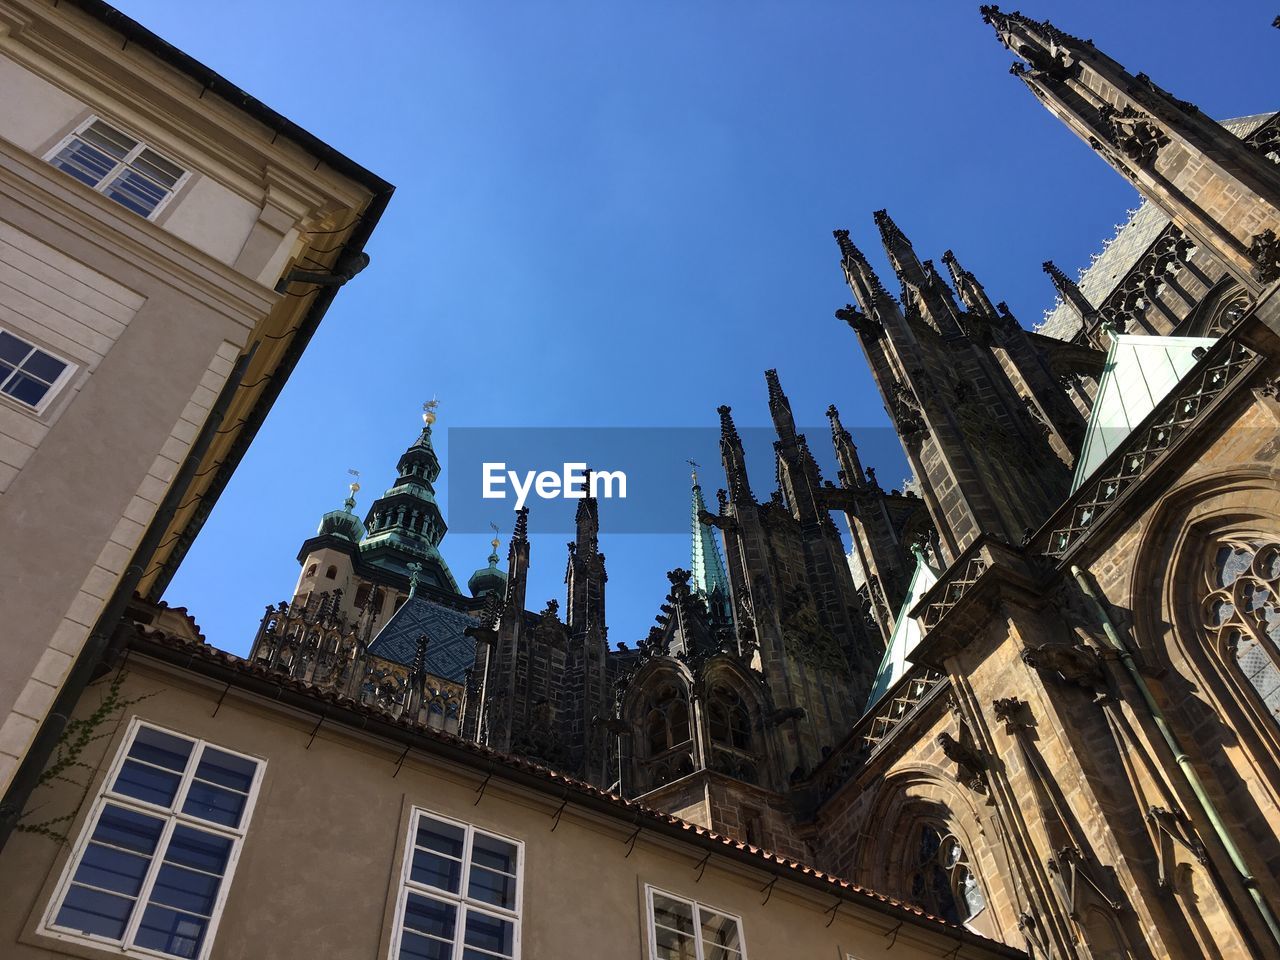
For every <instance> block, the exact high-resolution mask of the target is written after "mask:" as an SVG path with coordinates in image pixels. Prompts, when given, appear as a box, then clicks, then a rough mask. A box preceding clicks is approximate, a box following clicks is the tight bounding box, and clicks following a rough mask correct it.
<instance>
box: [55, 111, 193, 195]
mask: <svg viewBox="0 0 1280 960" xmlns="http://www.w3.org/2000/svg"><path fill="white" fill-rule="evenodd" d="M47 159H48V161H49V162H50V163H52V164H53V165H54V166H55V167H57V168H58V169H59V170H63V171H65V172H66V173H69V174H71V176H73V177H75V178H76V179H77V180H79V181H81V182H82V183H86V184H88V185H89V186H91V187H93V189H95V190H97V191H98V192H99V193H103V194H106V195H107V196H108V197H110V198H111V199H112V200H114V201H116V203H119V204H121V205H122V206H125V207H128V208H129V209H130V210H132V211H133V212H134V213H136V214H138V215H140V216H143V217H148V218H150V217H152V216H154V215H155V214H156V213H158V212H159V211H160V208H161V207H163V206H164V204H165V203H166V202H167V201H168V199H169V198H170V197H171V196H172V195H173V193H174V191H176V190H177V188H178V184H179V183H180V182H181V181H182V180H183V178H184V177H186V175H187V172H186V171H185V170H183V169H182V167H180V166H178V165H177V164H176V163H174V162H173V161H172V160H168V159H166V158H164V157H162V156H161V155H160V154H158V153H156V151H154V150H152V149H151V148H150V147H148V146H147V145H146V144H144V143H141V142H139V141H138V140H136V139H135V138H133V137H131V136H129V135H128V134H127V133H124V132H123V131H121V130H117V129H116V128H115V127H113V126H111V125H109V124H107V123H104V122H103V121H101V120H98V119H96V118H95V119H92V120H90V121H88V122H87V123H85V124H82V125H81V126H80V127H79V129H77V130H76V132H75V133H73V134H72V135H71V136H70V137H68V138H67V139H66V140H64V141H63V142H62V143H60V144H59V145H58V146H57V147H55V148H54V150H53V152H52V153H51V154H50V155H49V156H48V158H47Z"/></svg>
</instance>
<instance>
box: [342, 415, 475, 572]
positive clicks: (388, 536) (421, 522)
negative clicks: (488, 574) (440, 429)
mask: <svg viewBox="0 0 1280 960" xmlns="http://www.w3.org/2000/svg"><path fill="white" fill-rule="evenodd" d="M434 421H435V414H434V413H433V412H430V411H429V412H428V414H427V415H426V416H424V417H423V427H422V432H421V433H420V434H419V435H418V438H417V439H416V440H415V441H414V442H413V444H412V445H410V446H409V448H408V449H407V450H405V452H404V453H403V454H401V455H400V460H399V462H398V463H397V464H396V481H395V483H394V484H393V485H392V486H391V487H390V488H389V489H388V490H387V491H386V492H385V493H383V494H382V496H380V497H379V498H378V499H377V500H375V501H374V503H373V505H372V506H371V507H370V508H369V513H368V516H366V517H365V522H364V526H365V533H364V537H363V539H362V540H361V541H360V552H361V554H362V555H363V556H364V557H365V560H366V561H367V562H369V563H372V564H374V565H377V566H381V567H384V568H386V569H389V570H395V571H396V572H398V573H401V574H403V575H405V576H408V572H407V571H408V570H409V567H408V564H410V563H413V562H420V563H423V565H424V570H423V572H422V574H421V579H422V581H423V582H424V583H429V584H431V585H432V586H435V587H439V588H440V589H444V590H448V591H450V592H451V593H460V592H461V591H459V590H458V584H457V581H456V580H454V577H453V574H452V573H451V572H450V570H449V567H448V565H447V564H446V563H445V562H444V557H442V556H441V555H440V551H439V550H438V549H437V547H438V546H439V544H440V541H441V540H442V539H443V538H444V535H445V531H446V530H447V529H448V526H447V524H446V523H445V521H444V516H443V514H442V513H441V512H440V507H439V505H438V504H437V503H436V498H435V488H434V486H433V484H434V483H435V481H436V479H437V478H438V477H439V476H440V460H439V458H438V457H437V456H436V452H435V448H434V447H433V446H432V443H431V425H432V423H433V422H434Z"/></svg>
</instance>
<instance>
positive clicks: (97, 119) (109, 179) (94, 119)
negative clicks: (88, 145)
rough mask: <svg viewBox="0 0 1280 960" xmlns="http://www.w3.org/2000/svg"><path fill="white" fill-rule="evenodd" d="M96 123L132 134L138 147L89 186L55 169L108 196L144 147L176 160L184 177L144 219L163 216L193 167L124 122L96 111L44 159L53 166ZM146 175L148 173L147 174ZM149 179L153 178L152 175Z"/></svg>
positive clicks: (77, 181)
mask: <svg viewBox="0 0 1280 960" xmlns="http://www.w3.org/2000/svg"><path fill="white" fill-rule="evenodd" d="M95 123H101V124H103V125H104V126H107V127H110V128H111V129H112V130H115V131H116V132H117V133H121V134H123V135H124V136H126V137H128V138H129V139H130V140H133V141H135V145H134V148H133V149H132V150H130V151H129V152H128V153H127V154H125V155H124V157H123V158H121V159H119V160H116V164H115V166H114V167H112V168H111V169H110V170H109V171H108V172H107V173H106V174H105V175H104V176H103V177H102V179H101V180H99V181H98V182H97V184H95V185H94V186H89V184H87V183H85V182H84V181H83V180H80V179H78V178H77V177H73V176H71V174H69V173H67V172H66V171H65V170H61V169H59V168H58V167H54V169H55V170H58V172H59V173H64V174H66V175H67V176H68V177H71V179H72V180H75V182H76V183H79V184H81V185H83V186H84V187H87V188H88V189H90V190H92V191H93V192H94V193H100V194H102V195H103V196H106V189H105V188H106V187H107V186H108V185H110V184H111V183H113V182H114V181H115V178H116V176H117V175H118V174H119V173H120V170H121V168H123V167H126V166H129V165H130V164H131V162H132V161H133V160H135V159H137V157H138V155H139V154H141V153H142V151H143V150H150V151H151V152H152V153H154V154H157V155H158V156H160V157H161V158H162V159H164V160H167V161H168V162H169V163H172V164H173V165H174V166H175V167H177V168H178V169H180V170H181V171H182V176H180V177H179V178H178V179H177V181H176V182H175V183H174V185H173V186H172V187H169V188H167V189H168V193H166V194H165V196H164V198H163V199H161V201H160V202H159V203H157V204H156V205H155V208H154V209H153V210H152V211H151V212H150V213H148V214H147V215H146V216H145V217H143V218H142V219H144V220H151V221H154V220H155V219H156V218H157V217H158V216H160V213H161V211H163V210H164V208H165V207H167V206H168V205H169V202H170V201H171V200H173V198H174V197H176V196H177V195H178V192H179V191H180V190H181V189H182V188H183V186H185V185H186V182H187V181H188V180H190V179H191V170H190V168H189V167H188V166H187V165H186V164H185V163H179V162H178V161H177V160H174V159H173V157H172V156H171V155H170V154H169V153H168V152H167V151H165V150H160V149H157V148H156V147H154V146H152V145H151V143H150V142H148V141H146V140H144V139H142V138H141V137H139V136H137V135H136V134H134V133H133V132H132V131H130V130H128V129H127V128H125V127H122V126H121V125H120V124H118V123H115V122H114V121H112V120H108V119H107V118H106V117H101V116H98V115H97V114H93V115H92V116H90V117H88V118H87V119H85V120H84V121H83V122H81V123H78V124H76V126H75V129H73V130H72V131H71V132H69V133H68V134H67V135H66V136H65V137H63V138H62V139H61V140H59V141H58V142H57V143H55V144H54V145H53V149H51V150H49V151H48V152H47V153H46V154H45V155H44V158H43V159H44V161H45V162H46V163H48V164H49V165H50V166H53V161H54V158H55V157H57V156H58V154H59V153H61V152H62V148H63V147H65V146H66V145H67V144H69V143H70V142H71V141H72V140H74V139H75V138H76V137H78V136H80V134H82V133H84V131H85V130H88V129H89V128H90V127H91V126H93V125H94V124H95ZM143 176H146V175H145V174H143ZM148 179H150V178H149V177H148ZM157 186H162V184H157ZM107 199H111V198H110V197H108V198H107ZM112 203H116V204H117V205H118V206H120V207H123V208H124V209H125V210H128V211H129V212H130V213H131V214H133V215H134V216H142V215H141V214H140V213H138V212H137V211H136V210H130V209H129V208H128V207H126V206H124V204H122V203H119V201H116V200H112Z"/></svg>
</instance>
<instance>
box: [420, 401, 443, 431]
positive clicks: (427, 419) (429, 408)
mask: <svg viewBox="0 0 1280 960" xmlns="http://www.w3.org/2000/svg"><path fill="white" fill-rule="evenodd" d="M438 406H440V401H439V400H437V399H436V398H435V397H432V398H431V399H430V400H428V401H427V402H426V403H424V404H423V405H422V422H423V423H424V424H425V425H426V426H428V427H429V426H431V425H432V424H433V423H435V422H436V407H438Z"/></svg>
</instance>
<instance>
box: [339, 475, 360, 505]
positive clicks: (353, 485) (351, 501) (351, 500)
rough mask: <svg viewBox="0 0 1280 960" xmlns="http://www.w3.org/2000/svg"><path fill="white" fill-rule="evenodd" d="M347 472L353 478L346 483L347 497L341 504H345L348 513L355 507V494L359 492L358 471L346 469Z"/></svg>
mask: <svg viewBox="0 0 1280 960" xmlns="http://www.w3.org/2000/svg"><path fill="white" fill-rule="evenodd" d="M347 473H349V474H350V475H351V476H352V478H353V479H352V480H351V482H350V483H349V484H347V490H348V491H350V492H349V493H348V494H347V499H346V500H344V501H343V506H345V507H346V508H347V512H348V513H350V512H351V511H352V510H354V509H355V508H356V494H357V493H359V492H360V471H359V470H351V469H348V470H347Z"/></svg>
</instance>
